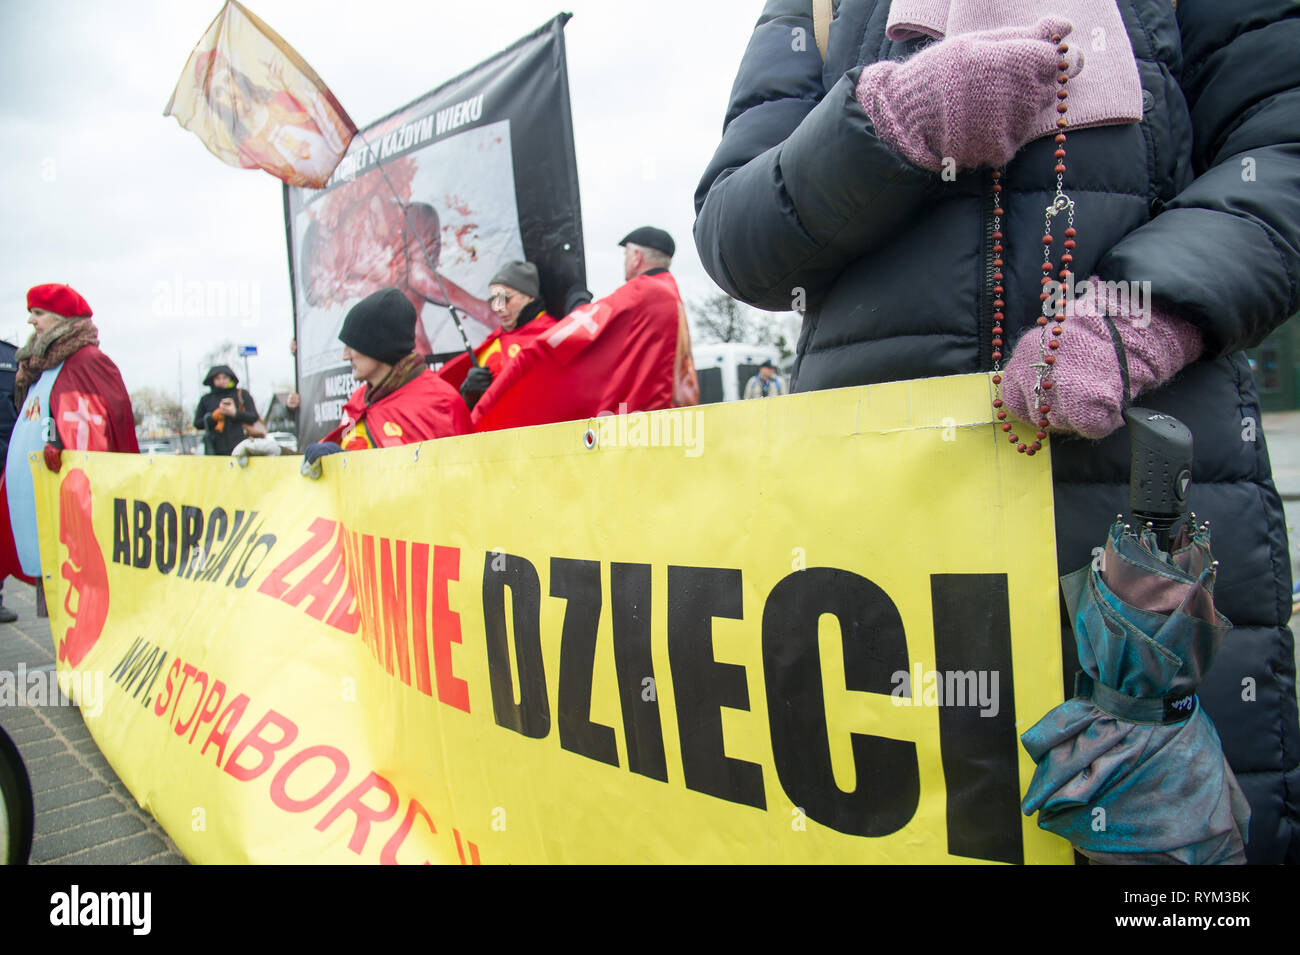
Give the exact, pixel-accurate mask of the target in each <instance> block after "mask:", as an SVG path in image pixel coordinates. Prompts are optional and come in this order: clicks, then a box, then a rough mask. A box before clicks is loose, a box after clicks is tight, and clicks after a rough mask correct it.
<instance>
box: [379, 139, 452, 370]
mask: <svg viewBox="0 0 1300 955" xmlns="http://www.w3.org/2000/svg"><path fill="white" fill-rule="evenodd" d="M357 136H358V137H359V138H360V139H361V142H362V143H363V144H364V145H365V147H366V149H368V150H370V154H371V155H372V156H374V157H375V166H376V167H377V168H378V169H379V174H380V175H381V176H383V177H384V182H385V184H387V186H388V191H389V192H391V193H392V194H393V198H394V199H395V200H396V201H397V207H398V208H399V209H401V210H402V219H403V220H405V222H406V227H407V228H408V229H410V230H411V235H413V236H415V241H416V242H418V243H420V251H421V252H423V253H424V261H425V262H426V263H428V265H429V271H430V272H432V273H433V280H434V281H435V282H437V283H438V291H439V292H441V293H442V297H443V298H444V299H446V300H447V311H448V312H450V313H451V321H452V324H453V325H455V326H456V331H458V332H460V340H461V341H462V342H464V344H465V353H466V354H467V355H469V363H470V365H471V366H472V367H477V366H478V356H477V355H475V354H474V346H473V345H471V344H470V343H469V335H467V334H465V326H464V324H462V323H461V320H460V313H459V312H457V311H456V306H455V305H453V304H451V296H450V295H448V294H447V287H446V286H445V285H443V284H442V276H441V275H439V274H438V264H437V263H436V262H434V261H433V256H431V255H429V247H428V246H426V245H425V244H424V239H422V238H421V237H420V233H419V232H418V231H416V228H415V225H414V223H412V222H411V216H410V212H409V211H408V205H407V203H404V202H402V197H401V196H399V195H398V194H397V189H396V188H394V186H393V181H392V180H391V179H389V178H388V171H387V170H386V169H384V163H383V160H381V159H380V158H379V154H378V153H377V152H376V151H375V149H374V148H373V147H372V146H371V145H370V141H369V140H368V139H366V136H365V134H364V133H363V132H361V130H359V129H358V130H357ZM402 252H403V254H405V252H406V250H405V249H403V250H402Z"/></svg>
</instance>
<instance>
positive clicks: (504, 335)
mask: <svg viewBox="0 0 1300 955" xmlns="http://www.w3.org/2000/svg"><path fill="white" fill-rule="evenodd" d="M554 326H555V318H554V317H553V316H551V315H547V314H546V313H545V312H541V313H539V314H538V315H536V316H534V317H533V319H532V320H531V321H529V322H528V323H527V324H525V325H524V326H523V327H522V328H516V329H515V330H514V331H509V332H507V331H504V330H503V329H501V328H500V327H498V328H494V329H492V334H490V335H488V337H487V338H485V339H483V342H482V344H480V345H479V346H478V347H477V348H475V349H474V356H475V357H476V358H477V359H478V363H479V364H480V365H482V366H484V367H485V368H487V370H488V371H490V372H492V377H493V378H494V379H495V378H496V377H497V376H499V375H500V374H501V372H502V370H503V369H504V368H506V367H507V366H509V365H510V364H511V362H513V361H514V359H515V357H516V356H517V355H518V354H519V352H520V351H522V350H523V349H524V348H526V347H527V346H528V345H530V344H532V341H533V339H535V338H537V336H539V335H541V334H542V333H543V332H545V331H549V330H550V329H551V328H553V327H554ZM469 369H470V364H469V355H466V354H464V353H462V354H459V355H457V356H456V357H455V358H453V359H452V360H451V361H449V362H447V363H446V364H444V365H443V366H442V367H441V368H439V369H438V374H439V375H441V376H442V378H443V380H444V381H446V382H447V384H449V385H451V386H452V387H453V388H456V389H459V388H460V386H461V385H462V384H464V382H465V376H466V375H468V374H469Z"/></svg>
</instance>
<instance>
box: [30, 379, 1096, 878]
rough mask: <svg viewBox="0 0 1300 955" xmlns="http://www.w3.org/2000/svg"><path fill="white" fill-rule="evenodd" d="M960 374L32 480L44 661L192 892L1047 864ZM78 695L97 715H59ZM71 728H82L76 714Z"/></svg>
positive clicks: (1012, 628) (1031, 579) (1006, 522)
mask: <svg viewBox="0 0 1300 955" xmlns="http://www.w3.org/2000/svg"><path fill="white" fill-rule="evenodd" d="M990 387H991V386H990V383H989V381H988V378H987V377H986V376H979V375H976V376H963V377H957V378H945V379H935V380H931V381H924V382H904V383H897V384H887V385H877V386H871V387H867V388H855V389H845V390H840V391H832V392H822V393H816V394H805V395H794V396H789V397H783V398H778V399H766V400H762V401H747V402H735V403H731V404H723V405H711V406H705V407H701V408H690V409H680V410H674V411H662V412H653V413H649V414H640V415H631V416H612V417H607V418H600V419H595V420H592V421H590V422H574V423H570V424H560V425H551V426H547V427H540V428H530V429H524V430H518V431H508V432H496V433H491V434H482V435H471V436H467V437H462V438H453V439H445V440H441V441H436V442H430V443H426V444H422V445H411V446H408V447H402V448H393V449H389V450H374V451H365V452H358V453H354V454H345V455H338V456H335V457H330V458H327V459H325V461H324V472H325V474H324V477H323V478H322V479H321V480H319V481H309V480H306V479H304V478H302V477H300V476H299V474H298V464H299V461H300V459H297V458H290V459H274V458H267V459H254V460H253V461H251V462H250V464H249V466H248V467H247V468H242V469H241V468H240V467H238V466H237V465H236V463H235V462H234V461H233V460H230V459H225V458H205V459H197V460H196V459H180V458H176V459H173V458H164V457H146V456H125V455H108V454H88V453H76V452H64V455H63V468H62V471H61V472H60V473H58V474H53V473H50V472H48V471H47V470H46V469H45V468H44V466H43V465H42V464H40V463H39V462H37V461H35V460H33V471H34V473H35V475H36V489H37V505H38V511H39V514H40V520H41V526H42V551H41V553H42V561H43V565H44V569H45V574H44V577H45V580H44V583H45V587H46V593H47V597H48V603H49V607H50V615H51V617H50V623H51V630H52V632H53V634H54V636H55V640H56V643H57V644H58V647H59V649H58V656H59V660H60V662H59V666H60V668H61V671H62V672H63V675H64V677H65V680H66V681H67V682H70V683H71V684H72V687H73V690H74V693H76V694H78V695H79V697H80V699H81V702H82V708H83V712H84V713H85V714H86V720H87V724H88V726H89V728H90V730H91V733H92V734H93V735H94V737H95V739H96V741H97V742H98V743H99V745H100V747H101V748H102V749H103V751H104V753H105V754H106V755H107V756H108V758H109V760H110V762H111V763H112V764H113V767H114V768H115V769H116V770H117V772H118V773H119V775H120V776H121V777H122V779H123V781H124V782H125V783H126V785H127V786H128V787H129V788H130V789H131V791H132V792H133V793H134V794H135V796H136V798H137V799H138V800H139V801H140V803H141V805H143V806H145V807H146V808H148V809H149V810H150V811H151V812H153V814H154V815H155V816H156V817H157V818H158V820H159V821H160V822H161V823H162V825H163V826H164V828H166V830H167V832H168V833H169V834H170V835H171V836H172V838H173V839H174V840H175V842H176V844H177V845H178V846H179V847H180V849H181V850H182V851H183V852H184V853H185V854H186V856H187V857H188V858H190V859H191V860H193V861H196V862H222V863H232V862H233V863H238V862H331V863H332V862H367V863H374V862H404V863H419V862H425V861H428V862H435V863H436V862H453V863H454V862H464V863H469V864H473V863H480V862H481V863H506V862H511V863H534V862H670V863H671V862H706V861H707V862H790V863H798V862H881V863H910V862H961V863H966V862H974V863H978V862H1010V863H1019V862H1025V863H1067V862H1069V861H1070V849H1069V846H1068V844H1067V843H1065V842H1064V841H1062V840H1060V839H1058V838H1056V837H1055V836H1051V835H1049V834H1046V833H1043V832H1041V831H1040V830H1038V829H1037V827H1036V826H1035V825H1034V822H1033V820H1032V819H1026V818H1024V817H1023V816H1022V815H1021V814H1020V811H1019V799H1020V795H1021V793H1022V792H1023V791H1024V789H1025V787H1026V786H1027V784H1028V782H1029V779H1030V777H1031V776H1032V773H1033V764H1032V762H1031V761H1030V760H1029V758H1028V756H1027V755H1026V754H1025V753H1024V752H1023V750H1022V749H1021V747H1020V745H1019V741H1018V737H1017V733H1018V727H1024V726H1029V725H1031V724H1032V723H1033V722H1034V721H1035V720H1037V719H1038V718H1039V717H1040V716H1041V715H1042V714H1043V713H1045V712H1046V711H1047V710H1048V709H1050V708H1051V707H1052V706H1053V705H1055V704H1057V703H1059V702H1060V701H1061V687H1062V679H1061V659H1060V656H1061V655H1060V645H1059V644H1060V639H1059V627H1058V623H1057V621H1058V613H1059V611H1058V605H1057V592H1058V590H1057V581H1056V571H1055V567H1056V561H1055V554H1054V544H1053V536H1052V527H1053V524H1052V497H1051V480H1050V467H1049V459H1048V457H1047V455H1046V454H1045V453H1044V454H1040V455H1038V456H1036V457H1033V458H1027V457H1025V456H1023V455H1019V454H1016V453H1015V449H1014V448H1012V447H1011V446H1010V445H1008V444H1007V443H1006V442H1005V440H1003V439H1002V435H1001V432H1000V431H997V430H996V428H995V426H994V425H993V423H992V421H991V413H990V412H991V409H990V397H991V396H990ZM91 694H97V695H98V699H94V700H92V699H88V696H89V695H91ZM88 704H93V705H88Z"/></svg>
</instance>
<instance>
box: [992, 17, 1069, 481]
mask: <svg viewBox="0 0 1300 955" xmlns="http://www.w3.org/2000/svg"><path fill="white" fill-rule="evenodd" d="M1052 42H1053V43H1056V44H1057V52H1058V53H1060V54H1061V59H1060V61H1059V62H1058V64H1057V69H1058V70H1059V73H1058V75H1057V78H1056V81H1057V83H1059V84H1060V87H1061V88H1060V89H1059V90H1057V93H1056V99H1057V106H1056V111H1057V114H1058V119H1057V121H1056V126H1057V132H1056V134H1055V137H1054V142H1055V143H1056V148H1055V150H1054V151H1053V153H1052V158H1053V159H1054V160H1055V164H1054V165H1053V167H1052V171H1053V172H1054V173H1055V174H1056V176H1057V177H1058V179H1057V194H1056V199H1055V200H1054V203H1060V202H1061V201H1062V199H1064V200H1065V202H1066V203H1067V204H1068V208H1069V214H1070V216H1071V217H1073V215H1074V203H1073V202H1072V201H1070V200H1069V197H1068V196H1064V195H1063V193H1062V190H1061V184H1060V183H1061V180H1060V177H1061V176H1063V175H1064V174H1065V172H1066V166H1065V157H1066V150H1065V139H1066V136H1065V129H1066V128H1067V126H1068V123H1067V122H1066V119H1065V114H1066V112H1067V111H1068V110H1069V106H1068V104H1067V103H1066V100H1067V99H1068V98H1069V92H1068V91H1067V89H1066V83H1067V81H1068V80H1069V73H1068V70H1069V66H1070V64H1069V62H1068V61H1067V60H1066V59H1065V54H1066V53H1067V52H1069V49H1070V47H1069V45H1068V44H1066V43H1065V42H1064V41H1063V39H1062V37H1061V36H1059V35H1054V36H1053V37H1052ZM1002 178H1003V177H1002V170H1000V169H995V170H993V215H994V216H997V217H999V218H1000V217H1001V216H1004V215H1005V214H1006V211H1005V210H1004V209H1003V208H1002V197H1001V195H1000V194H1001V192H1002V182H1001V180H1002ZM1063 208H1064V207H1063V206H1062V205H1059V204H1058V205H1055V206H1054V207H1052V206H1049V207H1048V214H1047V228H1046V229H1045V230H1044V232H1043V238H1042V244H1043V246H1044V249H1045V250H1046V251H1045V254H1044V259H1045V261H1044V262H1043V264H1042V277H1041V278H1040V279H1039V284H1040V285H1042V286H1043V290H1042V291H1041V293H1040V294H1039V301H1040V302H1047V301H1049V300H1050V299H1051V298H1052V297H1053V294H1052V293H1051V292H1049V291H1048V290H1047V286H1048V285H1049V284H1050V283H1052V281H1053V279H1052V273H1053V271H1055V267H1054V266H1053V265H1052V261H1051V247H1052V245H1053V244H1054V236H1053V235H1052V217H1053V216H1055V215H1056V214H1057V213H1059V212H1060V211H1062V209H1063ZM1076 234H1077V233H1076V231H1075V229H1074V227H1073V226H1069V227H1067V228H1066V230H1065V242H1064V248H1065V251H1064V252H1063V253H1062V255H1061V262H1060V265H1061V268H1060V271H1059V272H1057V273H1056V274H1057V277H1058V278H1059V280H1060V281H1061V282H1062V283H1063V284H1065V285H1066V286H1067V287H1068V286H1069V284H1070V281H1071V279H1072V278H1073V272H1072V271H1071V269H1070V266H1071V265H1072V263H1073V262H1074V255H1073V250H1074V248H1075V241H1074V237H1075V235H1076ZM993 241H994V245H993V254H994V255H995V258H994V259H993V267H994V270H995V271H994V272H993V275H992V278H993V281H994V282H995V283H998V284H996V285H994V288H993V292H994V296H995V298H994V302H993V304H994V308H995V310H996V311H995V312H994V326H993V338H992V343H993V346H994V351H993V361H994V362H995V363H1000V362H1001V360H1002V347H1003V342H1004V339H1003V337H1002V322H1003V320H1004V317H1005V316H1004V314H1003V311H1002V309H1004V308H1005V306H1006V301H1005V299H1004V298H1003V295H1004V294H1005V289H1004V288H1003V286H1002V284H1001V283H1002V280H1003V274H1002V268H1003V265H1004V264H1005V263H1004V253H1005V246H1004V245H1003V241H1004V235H1003V232H1002V230H1001V227H1000V226H999V228H998V229H996V230H995V231H994V232H993ZM1052 317H1053V318H1054V320H1055V322H1056V324H1055V325H1054V326H1053V327H1052V334H1051V335H1049V336H1046V337H1047V341H1046V345H1047V349H1046V350H1045V351H1046V353H1045V354H1044V355H1043V356H1042V358H1043V362H1044V363H1045V364H1046V365H1047V366H1048V369H1047V371H1046V372H1045V373H1044V374H1042V375H1040V377H1039V379H1038V383H1037V386H1036V388H1035V391H1036V393H1037V396H1038V398H1039V401H1040V404H1039V405H1038V408H1037V410H1038V412H1039V413H1040V414H1041V417H1040V418H1039V420H1038V431H1037V432H1036V435H1035V438H1036V440H1034V441H1032V442H1030V443H1026V442H1024V441H1021V440H1020V438H1019V437H1018V436H1017V435H1016V434H1015V433H1014V432H1012V430H1011V427H1012V425H1011V422H1009V421H1006V420H1005V419H1006V418H1007V412H1006V411H1005V410H1004V403H1003V400H1002V398H1001V390H1000V389H999V390H998V391H997V392H996V395H997V397H995V398H994V399H993V407H994V408H995V409H997V419H998V421H1000V422H1002V431H1003V432H1004V433H1005V434H1007V436H1008V437H1007V440H1008V441H1009V442H1010V443H1011V444H1014V445H1016V450H1017V451H1019V452H1020V453H1022V454H1026V455H1033V454H1034V453H1035V452H1036V451H1039V450H1041V449H1042V447H1043V445H1042V441H1043V439H1045V438H1046V437H1047V428H1048V425H1049V422H1048V419H1047V415H1048V414H1049V413H1050V412H1051V410H1052V406H1051V405H1050V404H1049V403H1048V402H1047V401H1045V400H1043V399H1044V398H1045V397H1046V395H1047V393H1048V392H1050V391H1051V390H1052V388H1053V385H1054V383H1053V382H1052V380H1051V379H1050V378H1049V377H1048V375H1050V374H1051V369H1052V366H1054V365H1055V364H1056V356H1055V355H1054V354H1051V352H1054V351H1056V350H1057V349H1059V348H1060V347H1061V342H1060V336H1061V334H1062V331H1063V330H1062V328H1061V324H1060V323H1061V322H1063V321H1065V315H1064V314H1063V311H1062V310H1061V309H1059V308H1058V309H1056V310H1055V314H1054V315H1053V316H1052ZM1036 322H1037V325H1038V327H1039V328H1042V327H1045V326H1047V325H1048V324H1050V323H1049V322H1048V320H1047V316H1046V315H1042V316H1039V317H1038V318H1037V319H1036ZM993 383H994V384H995V385H1001V384H1002V375H1001V374H998V373H995V374H994V375H993Z"/></svg>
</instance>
